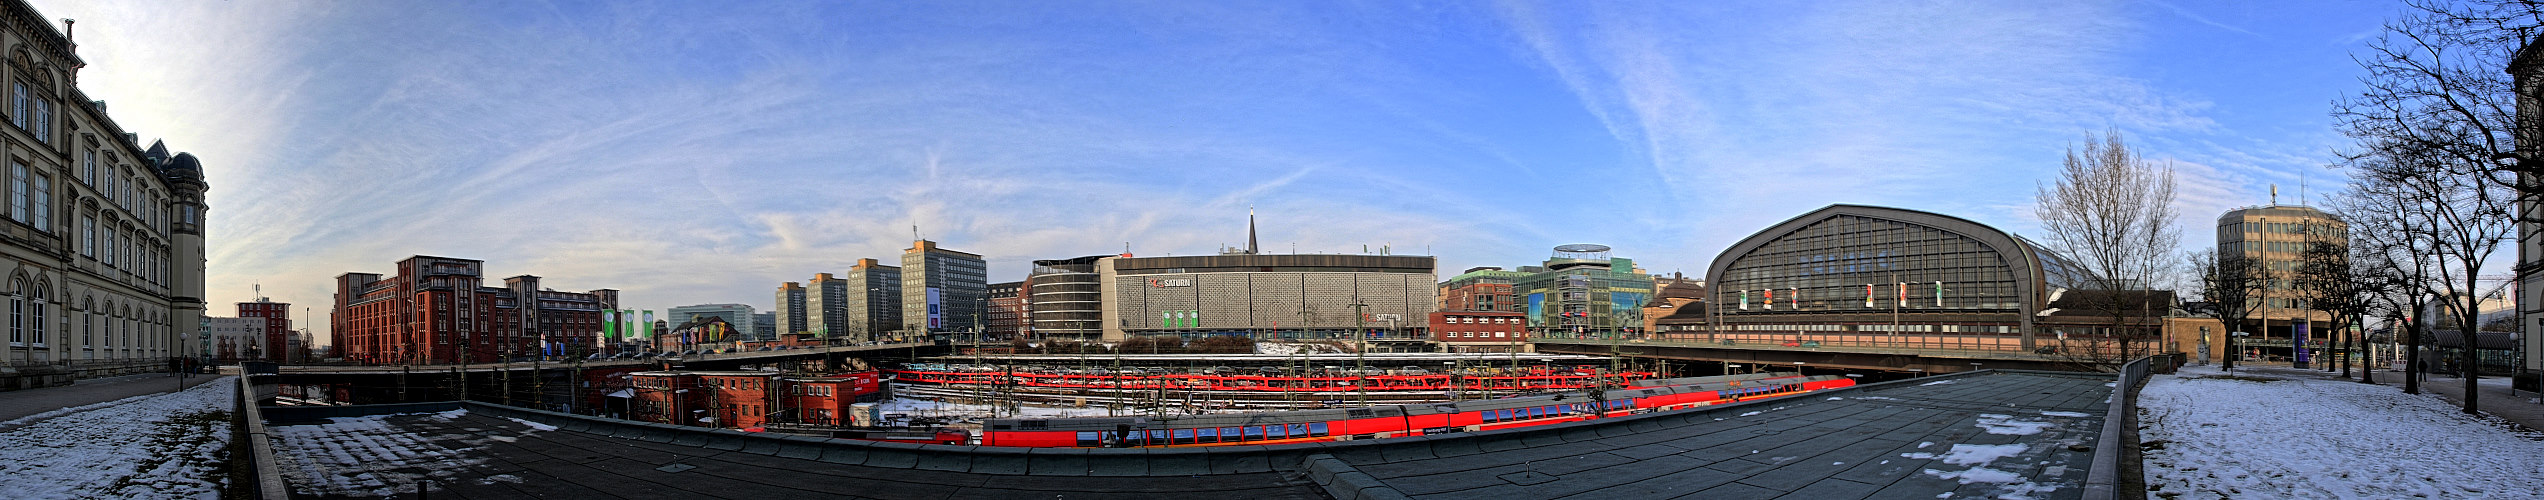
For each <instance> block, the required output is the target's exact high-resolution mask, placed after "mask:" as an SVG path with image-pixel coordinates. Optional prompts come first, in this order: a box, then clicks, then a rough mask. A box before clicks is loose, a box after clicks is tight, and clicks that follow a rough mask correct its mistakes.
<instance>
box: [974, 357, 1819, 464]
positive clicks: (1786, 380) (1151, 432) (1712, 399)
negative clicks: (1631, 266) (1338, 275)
mask: <svg viewBox="0 0 2544 500" xmlns="http://www.w3.org/2000/svg"><path fill="white" fill-rule="evenodd" d="M1853 385H1855V381H1854V380H1853V379H1850V378H1847V377H1841V376H1830V375H1820V376H1807V377H1806V376H1801V375H1799V374H1793V373H1779V374H1758V375H1731V376H1718V377H1694V378H1681V379H1668V380H1647V381H1641V382H1639V383H1636V384H1635V387H1632V388H1627V389H1617V390H1609V391H1603V392H1599V393H1596V394H1593V393H1586V392H1573V393H1561V394H1548V395H1538V396H1523V397H1512V398H1502V399H1481V400H1472V401H1459V402H1454V403H1439V404H1428V405H1393V406H1373V407H1368V408H1343V409H1321V410H1300V411H1281V412H1263V413H1228V414H1205V415H1169V416H1163V417H1077V418H1040V419H994V420H990V421H989V422H988V423H987V425H985V426H984V427H985V429H984V430H983V431H982V433H981V441H980V444H981V445H983V446H1019V447H1046V448H1050V447H1063V448H1066V447H1074V448H1114V447H1121V448H1128V447H1153V446H1169V447H1172V446H1224V445H1239V444H1244V445H1259V444H1286V443H1304V442H1316V441H1345V440H1353V439H1379V438H1390V437H1400V436H1421V435H1428V434H1442V433H1454V432H1471V431H1484V430H1495V429H1508V428H1514V427H1527V426H1533V425H1546V424H1554V423H1562V422H1573V421H1580V420H1589V419H1593V418H1603V417H1614V416H1623V415H1631V414H1638V413H1648V412H1654V411H1666V410H1678V409H1686V408H1695V407H1699V406H1709V405H1715V404H1723V403H1731V402H1738V401H1743V400H1750V399H1758V398H1770V397H1777V396H1786V395H1792V394H1800V393H1805V392H1811V391H1816V390H1821V389H1831V388H1839V387H1849V386H1853ZM1594 396H1595V397H1594Z"/></svg>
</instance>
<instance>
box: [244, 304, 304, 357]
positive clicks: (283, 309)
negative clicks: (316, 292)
mask: <svg viewBox="0 0 2544 500" xmlns="http://www.w3.org/2000/svg"><path fill="white" fill-rule="evenodd" d="M238 317H241V318H265V331H264V332H262V333H260V334H259V335H257V342H256V345H254V346H252V347H254V350H253V351H252V352H254V353H255V355H256V357H257V358H258V359H259V360H262V361H281V360H283V359H284V357H285V356H286V355H288V354H289V353H290V352H292V346H291V340H290V336H289V334H290V332H291V304H287V303H282V302H274V301H272V300H267V299H266V298H264V297H257V298H256V301H255V302H240V303H238ZM248 353H249V351H241V352H237V353H236V354H237V355H238V356H240V357H246V356H247V355H248Z"/></svg>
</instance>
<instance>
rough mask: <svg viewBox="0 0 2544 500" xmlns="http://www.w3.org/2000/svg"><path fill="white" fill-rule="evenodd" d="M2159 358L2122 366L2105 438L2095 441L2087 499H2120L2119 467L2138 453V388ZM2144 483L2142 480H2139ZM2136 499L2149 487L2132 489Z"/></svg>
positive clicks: (2104, 425) (2107, 414)
mask: <svg viewBox="0 0 2544 500" xmlns="http://www.w3.org/2000/svg"><path fill="white" fill-rule="evenodd" d="M2158 357H2160V356H2148V357H2144V358H2138V359H2137V360H2136V361H2130V362H2129V363H2128V364H2124V365H2120V373H2119V375H2120V377H2119V381H2118V383H2115V384H2113V385H2112V386H2111V405H2110V409H2108V410H2105V413H2103V415H2102V437H2101V438H2099V439H2096V440H2095V443H2094V453H2093V468H2092V469H2091V470H2089V471H2087V472H2086V473H2085V491H2084V497H2083V498H2084V499H2085V500H2112V499H2115V498H2120V495H2121V493H2122V490H2121V488H2120V482H2121V479H2122V477H2123V476H2124V475H2123V474H2121V470H2120V464H2121V462H2122V461H2123V459H2124V458H2125V457H2128V456H2132V455H2135V454H2136V450H2133V448H2137V446H2138V442H2137V441H2138V440H2137V439H2136V438H2135V436H2136V435H2137V433H2136V432H2135V430H2136V429H2137V426H2138V391H2137V388H2138V385H2139V384H2143V383H2146V377H2147V374H2148V373H2149V371H2150V370H2149V368H2150V367H2152V366H2153V365H2154V362H2155V359H2156V358H2158ZM2140 479H2141V480H2143V477H2141V478H2140ZM2129 491H2133V492H2135V494H2134V495H2132V496H2134V497H2137V498H2144V497H2145V496H2146V488H2145V486H2144V485H2140V486H2139V487H2136V488H2130V489H2129Z"/></svg>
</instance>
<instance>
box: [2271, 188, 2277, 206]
mask: <svg viewBox="0 0 2544 500" xmlns="http://www.w3.org/2000/svg"><path fill="white" fill-rule="evenodd" d="M2270 204H2271V205H2272V206H2278V205H2279V185H2278V184H2271V185H2270Z"/></svg>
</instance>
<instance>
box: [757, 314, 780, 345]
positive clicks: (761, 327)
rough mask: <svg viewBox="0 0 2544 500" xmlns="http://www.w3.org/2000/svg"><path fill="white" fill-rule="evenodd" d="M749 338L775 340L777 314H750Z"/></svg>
mask: <svg viewBox="0 0 2544 500" xmlns="http://www.w3.org/2000/svg"><path fill="white" fill-rule="evenodd" d="M751 338H755V339H760V340H777V314H776V313H759V314H753V315H751Z"/></svg>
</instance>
